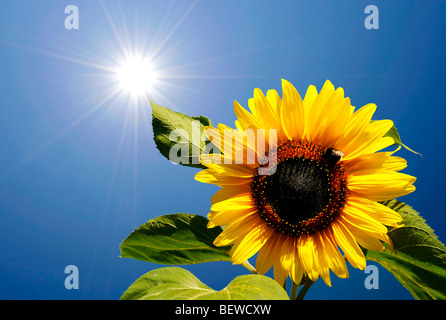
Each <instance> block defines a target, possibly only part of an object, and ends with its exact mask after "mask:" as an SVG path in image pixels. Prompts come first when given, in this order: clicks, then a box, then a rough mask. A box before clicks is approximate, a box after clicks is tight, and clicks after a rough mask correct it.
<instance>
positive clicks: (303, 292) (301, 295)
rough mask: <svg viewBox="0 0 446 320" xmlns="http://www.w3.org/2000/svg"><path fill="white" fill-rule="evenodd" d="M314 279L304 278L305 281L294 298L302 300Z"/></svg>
mask: <svg viewBox="0 0 446 320" xmlns="http://www.w3.org/2000/svg"><path fill="white" fill-rule="evenodd" d="M313 283H314V281H312V280H310V279H305V282H304V284H303V288H302V289H301V290H300V292H299V294H298V296H297V298H296V300H303V299H304V298H305V295H306V294H307V292H308V290H309V289H310V288H311V286H312V285H313Z"/></svg>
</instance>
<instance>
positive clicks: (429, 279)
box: [366, 200, 446, 300]
mask: <svg viewBox="0 0 446 320" xmlns="http://www.w3.org/2000/svg"><path fill="white" fill-rule="evenodd" d="M383 204H384V205H386V206H388V207H389V208H391V209H393V210H395V211H396V212H398V213H399V214H400V215H401V216H402V217H403V222H402V223H403V224H404V226H403V227H400V228H393V229H391V230H390V231H389V233H388V234H389V236H390V238H391V239H392V242H393V245H394V252H393V253H392V252H391V251H390V249H389V248H387V249H386V250H385V251H382V252H374V251H367V254H366V257H367V259H368V260H372V261H375V262H378V263H379V264H381V265H382V266H383V267H384V268H386V269H387V270H389V271H390V272H391V273H392V274H393V275H394V276H395V277H396V278H397V279H398V280H399V281H400V282H401V284H402V285H403V286H404V287H405V288H406V289H408V290H409V291H410V293H411V294H412V295H413V296H414V298H416V299H420V300H427V299H429V300H430V299H434V300H437V299H446V247H445V246H444V244H443V243H441V242H440V241H439V240H438V237H437V236H436V235H435V234H434V231H433V230H432V229H431V228H430V227H429V226H428V225H427V224H426V222H425V220H424V219H423V218H422V217H421V216H420V215H419V214H418V212H416V211H415V210H414V209H412V208H411V207H410V206H409V205H407V204H405V203H403V202H400V201H397V200H391V201H385V202H383Z"/></svg>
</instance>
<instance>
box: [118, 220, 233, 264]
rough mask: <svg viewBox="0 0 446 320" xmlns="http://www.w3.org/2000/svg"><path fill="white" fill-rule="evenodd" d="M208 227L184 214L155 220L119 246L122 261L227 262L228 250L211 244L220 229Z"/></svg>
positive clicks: (136, 231) (204, 223)
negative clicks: (128, 259) (129, 259)
mask: <svg viewBox="0 0 446 320" xmlns="http://www.w3.org/2000/svg"><path fill="white" fill-rule="evenodd" d="M207 223H208V220H207V219H206V218H205V217H202V216H199V215H192V214H186V213H177V214H170V215H164V216H161V217H157V218H155V219H152V220H150V221H148V222H146V223H145V224H143V225H142V226H140V227H139V228H137V229H136V230H135V231H133V232H132V233H131V234H130V235H129V236H128V237H127V238H126V239H125V240H124V241H123V242H122V244H121V257H123V258H133V259H137V260H142V261H146V262H152V263H160V264H168V265H183V264H194V263H202V262H210V261H230V258H229V250H230V247H216V246H214V244H213V241H214V239H215V238H216V237H217V236H218V235H219V234H220V233H221V232H222V229H221V228H220V227H215V228H212V229H208V228H207Z"/></svg>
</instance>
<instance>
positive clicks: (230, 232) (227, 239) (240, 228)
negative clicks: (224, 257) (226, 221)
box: [214, 215, 260, 247]
mask: <svg viewBox="0 0 446 320" xmlns="http://www.w3.org/2000/svg"><path fill="white" fill-rule="evenodd" d="M259 220H260V217H259V216H258V215H248V216H243V217H241V218H240V219H238V220H236V221H234V222H232V223H231V224H230V225H228V226H227V227H226V228H225V229H224V230H223V231H222V232H221V233H220V234H219V235H218V236H217V238H215V240H214V245H216V246H217V247H222V246H228V245H230V244H232V243H234V242H235V241H236V240H237V239H238V238H240V237H244V236H245V235H246V234H247V233H248V232H249V230H250V229H251V227H252V226H253V225H254V224H256V223H258V222H259Z"/></svg>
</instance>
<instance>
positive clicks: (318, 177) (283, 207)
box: [251, 141, 348, 236]
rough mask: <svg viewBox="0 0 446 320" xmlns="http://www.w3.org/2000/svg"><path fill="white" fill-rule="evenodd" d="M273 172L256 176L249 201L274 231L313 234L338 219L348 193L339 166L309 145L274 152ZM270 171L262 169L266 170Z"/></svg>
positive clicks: (297, 143) (299, 143) (302, 143)
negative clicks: (274, 167) (253, 203)
mask: <svg viewBox="0 0 446 320" xmlns="http://www.w3.org/2000/svg"><path fill="white" fill-rule="evenodd" d="M275 152H277V155H276V157H272V158H276V159H277V160H276V161H277V163H276V165H277V167H276V171H275V172H274V173H272V174H270V175H258V174H255V176H254V178H253V181H252V184H251V190H252V197H253V199H254V201H255V203H256V205H257V208H258V210H259V214H260V216H261V218H262V219H264V220H265V221H266V222H267V223H268V224H269V225H270V226H272V227H273V228H274V229H275V230H276V231H279V232H282V233H286V234H289V235H296V236H299V235H301V234H304V233H305V234H312V233H314V232H316V231H318V230H322V229H324V228H325V227H326V226H327V225H329V224H330V223H331V222H332V221H333V220H334V219H336V217H338V216H339V214H340V212H341V210H342V208H343V207H344V203H345V202H346V197H347V193H348V189H347V179H346V175H345V172H344V168H343V165H342V162H338V161H337V160H339V159H337V158H334V157H333V156H332V155H331V154H330V152H327V151H326V150H324V149H323V148H322V147H320V146H318V145H314V144H312V143H310V142H308V141H289V142H286V143H284V144H282V145H280V146H278V148H277V151H275ZM268 166H269V167H271V168H272V166H271V163H270V164H269V165H265V167H268Z"/></svg>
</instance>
